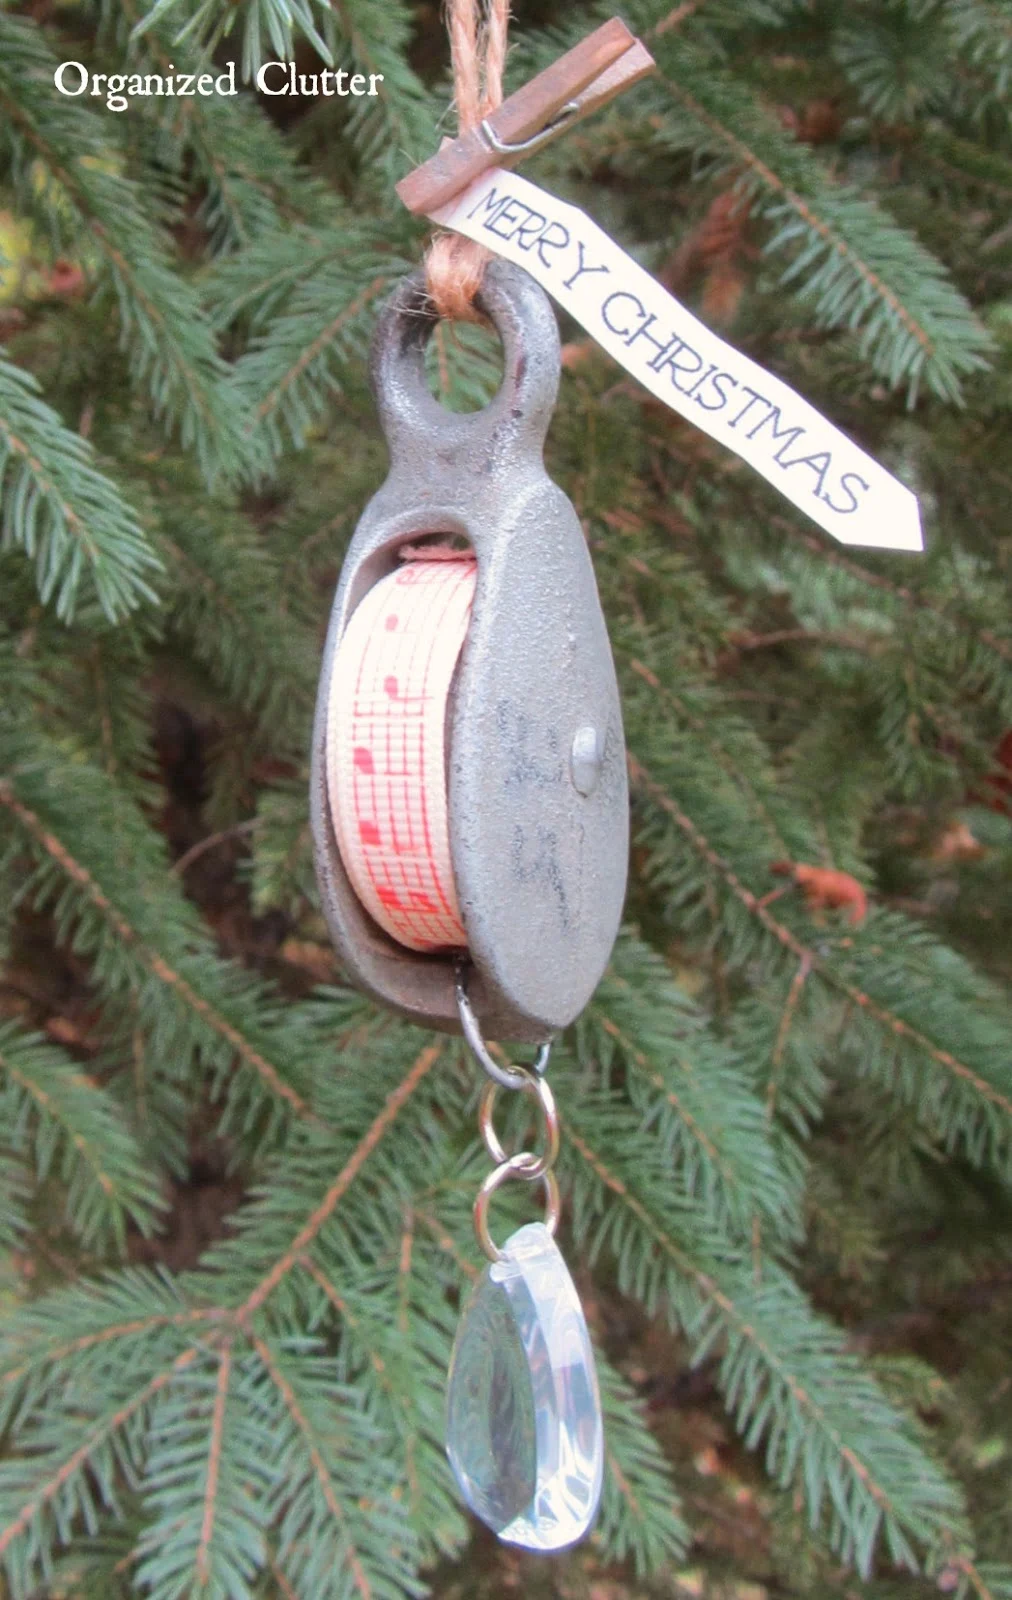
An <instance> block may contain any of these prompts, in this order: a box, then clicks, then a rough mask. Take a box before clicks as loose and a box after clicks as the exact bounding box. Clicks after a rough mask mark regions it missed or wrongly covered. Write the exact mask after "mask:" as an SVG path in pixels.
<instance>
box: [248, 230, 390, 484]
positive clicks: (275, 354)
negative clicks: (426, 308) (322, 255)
mask: <svg viewBox="0 0 1012 1600" xmlns="http://www.w3.org/2000/svg"><path fill="white" fill-rule="evenodd" d="M404 270H405V264H404V263H403V262H399V261H397V260H396V259H393V258H388V259H386V260H377V259H376V258H375V257H373V258H372V259H371V260H370V261H367V260H365V259H363V258H361V257H358V258H356V257H352V258H350V259H349V257H348V253H347V251H344V252H343V253H342V256H341V257H340V258H332V259H331V260H330V261H329V262H328V263H327V265H326V266H325V268H323V269H321V270H320V271H319V272H317V273H315V274H314V275H312V276H310V277H308V278H305V279H303V281H301V282H300V283H298V284H297V285H296V286H295V287H294V288H293V290H292V291H291V294H290V298H289V299H288V301H287V303H286V306H285V309H284V310H283V311H282V312H281V314H280V315H279V316H278V317H276V318H275V320H274V321H273V322H272V323H271V324H270V326H269V327H268V329H267V330H266V332H265V333H263V334H258V335H256V336H255V338H254V339H253V342H252V344H251V347H250V349H249V350H248V351H247V353H246V354H245V355H244V356H242V358H241V359H240V360H239V362H238V363H237V365H236V369H235V379H234V386H235V391H236V394H237V396H238V397H239V401H240V404H241V406H242V408H243V410H244V411H245V412H246V413H247V414H248V415H249V416H251V417H252V419H253V421H252V423H251V428H253V429H255V436H256V438H257V440H258V442H259V444H260V447H261V449H262V450H266V451H267V452H268V457H269V459H271V460H273V459H275V458H276V457H277V456H279V455H280V453H281V450H282V448H283V445H284V441H285V436H286V435H287V436H288V437H289V438H290V439H291V442H292V443H293V444H294V445H295V446H296V448H299V447H301V445H302V444H303V443H304V441H305V437H306V434H307V432H308V430H309V429H310V428H311V427H312V426H313V425H314V424H315V423H316V422H317V421H318V420H319V418H320V417H321V416H322V415H323V413H324V411H325V410H326V408H327V405H328V403H329V399H328V393H329V391H333V390H339V389H340V387H341V386H342V384H343V383H344V382H345V381H346V380H347V377H348V374H349V371H350V370H354V369H356V368H357V369H358V370H361V367H362V364H363V362H364V358H365V351H366V345H367V337H368V330H369V328H370V327H371V323H372V317H373V311H374V303H375V301H376V300H377V299H378V298H379V296H380V295H382V294H384V293H385V292H386V291H387V289H388V288H389V287H390V285H391V283H392V282H393V281H394V280H395V278H397V277H399V276H400V274H401V273H402V272H403V271H404ZM363 278H366V279H367V281H366V283H365V286H364V287H363V282H362V280H363Z"/></svg>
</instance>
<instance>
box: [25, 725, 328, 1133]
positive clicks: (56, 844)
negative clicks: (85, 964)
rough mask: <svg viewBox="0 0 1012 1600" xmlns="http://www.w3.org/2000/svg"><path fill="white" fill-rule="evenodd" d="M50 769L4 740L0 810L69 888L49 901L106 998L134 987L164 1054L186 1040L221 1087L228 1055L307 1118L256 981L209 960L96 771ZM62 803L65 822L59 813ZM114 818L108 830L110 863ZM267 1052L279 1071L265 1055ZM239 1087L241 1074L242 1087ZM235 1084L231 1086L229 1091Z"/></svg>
mask: <svg viewBox="0 0 1012 1600" xmlns="http://www.w3.org/2000/svg"><path fill="white" fill-rule="evenodd" d="M36 743H37V741H36ZM15 751H16V752H17V753H16V754H15ZM60 769H61V763H60V761H59V759H58V758H55V757H52V756H49V757H48V760H47V763H46V765H45V766H44V768H43V769H42V770H40V764H39V757H38V753H37V751H33V753H32V754H31V755H30V756H27V758H26V755H25V753H24V752H23V751H22V750H21V749H20V748H19V746H18V743H17V740H15V741H14V747H13V749H12V759H11V761H10V764H9V767H8V771H9V773H10V777H9V778H7V779H4V780H0V812H2V811H4V810H6V812H7V813H8V815H9V816H10V817H11V818H12V819H13V820H14V821H15V822H16V823H17V825H18V826H19V828H20V829H21V830H22V831H23V834H24V836H25V837H26V839H27V840H28V841H29V842H30V844H31V845H32V847H33V848H34V850H35V851H36V852H37V853H38V854H39V855H40V856H41V858H42V860H43V861H44V862H45V863H47V864H48V867H49V869H50V871H49V874H48V876H47V878H46V881H47V882H51V881H52V871H53V870H55V873H56V875H57V881H58V882H59V883H60V884H61V886H62V887H64V888H69V889H71V891H72V894H71V897H70V900H69V901H68V897H67V895H66V894H65V893H59V894H58V895H57V896H56V898H57V902H58V904H59V905H60V906H61V908H62V916H63V919H64V921H65V922H66V921H67V920H68V919H71V920H73V922H74V923H76V926H77V929H78V932H77V935H76V937H77V941H78V944H79V945H80V944H81V943H82V942H83V943H85V944H87V945H88V946H90V947H96V948H97V949H98V950H99V951H100V952H101V954H100V957H99V961H98V965H97V972H98V973H99V975H101V976H102V977H103V978H104V979H105V981H106V983H108V984H109V985H110V986H111V989H112V992H113V993H115V992H117V991H122V989H123V988H124V987H127V988H131V989H132V988H133V987H134V986H135V985H136V986H137V990H138V1006H139V1014H140V1015H142V1016H143V1017H144V1019H145V1025H146V1026H148V1027H153V1028H155V1029H156V1031H158V1032H159V1033H160V1034H161V1036H162V1039H163V1048H165V1049H170V1050H171V1049H172V1048H173V1047H174V1048H177V1049H180V1050H183V1051H185V1052H186V1053H189V1052H190V1051H191V1050H192V1048H193V1046H194V1045H197V1046H198V1048H200V1049H201V1050H202V1051H203V1052H204V1053H205V1054H206V1058H207V1060H208V1063H209V1064H211V1065H213V1068H214V1070H215V1071H216V1073H217V1076H218V1082H219V1086H223V1085H224V1084H225V1082H226V1081H227V1074H228V1071H229V1068H230V1066H231V1063H232V1061H233V1059H235V1058H237V1059H238V1061H239V1062H240V1063H241V1065H242V1066H243V1067H244V1068H245V1069H246V1073H247V1074H248V1075H252V1078H253V1079H255V1080H259V1082H260V1083H261V1084H262V1086H263V1089H264V1090H265V1091H266V1092H267V1094H268V1095H269V1096H271V1097H273V1099H274V1101H275V1105H278V1104H279V1103H281V1104H284V1105H287V1106H288V1108H289V1109H290V1111H292V1112H294V1113H295V1114H296V1115H297V1116H300V1117H306V1116H308V1115H309V1105H308V1101H307V1100H306V1098H305V1096H304V1095H303V1094H302V1093H301V1092H300V1091H299V1089H298V1088H296V1086H295V1084H294V1083H293V1082H292V1081H291V1076H292V1069H293V1066H294V1067H295V1071H296V1072H298V1070H299V1068H298V1066H297V1065H296V1064H295V1063H293V1061H292V1059H291V1058H292V1054H293V1052H292V1050H291V1047H290V1044H286V1042H285V1035H284V1031H283V1030H282V1029H279V1027H278V1024H277V1023H276V1022H275V1020H274V1018H273V1016H272V1015H271V1014H270V1010H269V1008H268V1007H267V1006H266V1005H265V1003H264V1000H263V998H262V994H261V991H260V990H259V988H258V986H257V985H256V984H255V983H254V982H253V981H252V980H247V979H245V978H244V977H241V976H240V974H239V973H238V972H237V971H236V970H235V969H234V968H229V967H227V966H226V965H225V964H224V963H222V962H220V961H218V960H217V959H216V958H215V957H214V956H213V954H212V952H211V950H210V947H209V942H208V939H207V935H206V934H205V933H204V932H203V930H202V929H201V926H200V923H199V920H198V919H197V917H196V915H195V914H194V913H193V912H192V910H191V909H190V908H188V907H187V904H186V902H185V901H184V900H183V898H182V896H181V894H180V893H179V891H178V889H177V888H175V887H174V886H172V883H171V880H170V879H168V877H167V875H166V872H165V863H164V855H163V850H162V845H161V841H160V840H158V839H157V838H156V836H154V835H153V834H152V833H151V831H150V829H149V828H148V827H147V825H146V824H145V823H144V822H143V820H142V819H141V817H140V816H139V814H137V813H136V811H135V810H134V809H133V808H132V807H131V806H130V805H129V803H128V802H127V801H126V800H125V799H124V797H123V796H122V794H120V793H118V792H117V791H116V790H115V789H114V788H112V786H110V785H109V783H108V780H107V779H105V777H104V775H102V774H99V773H98V772H97V771H96V770H94V769H89V768H88V767H87V766H86V765H83V764H81V763H77V764H75V765H74V766H73V770H72V773H71V774H69V775H68V776H67V777H66V778H62V779H57V781H56V782H55V783H52V784H51V783H50V781H48V780H49V779H52V778H54V777H56V775H57V774H58V773H59V772H60ZM68 802H72V806H71V810H72V816H67V815H66V807H67V806H68ZM113 818H115V819H116V824H117V829H116V830H114V853H113V855H112V857H111V859H110V856H109V846H110V821H111V819H113ZM64 827H68V828H69V830H70V832H71V833H72V834H73V835H74V836H76V838H77V839H78V841H79V845H80V847H81V849H83V850H85V851H87V852H88V854H89V856H90V857H91V861H92V862H94V863H95V865H94V866H92V865H90V864H89V863H88V862H86V861H85V860H82V859H80V852H79V851H77V852H75V850H74V849H73V848H71V847H70V846H69V845H68V844H67V843H66V842H65V841H64V840H63V839H62V838H61V837H60V832H61V830H62V829H63V828H64ZM117 835H118V836H117ZM117 846H118V848H119V850H120V851H121V852H122V853H121V854H119V855H117V853H116V847H117ZM116 869H118V872H119V877H118V879H117V891H116V892H115V894H114V893H111V892H107V890H106V889H105V887H104V886H103V882H102V879H103V877H108V876H109V875H110V874H111V873H112V872H113V871H114V870H116ZM54 892H55V891H54ZM114 951H115V952H116V953H115V954H114ZM124 962H125V963H126V965H124ZM151 980H153V985H152V981H151ZM167 1003H168V1006H169V1009H168V1012H166V1004H167ZM173 1015H174V1021H173V1022H172V1023H170V1022H169V1018H170V1017H173ZM167 1025H168V1026H169V1027H170V1028H171V1032H170V1033H168V1034H167V1033H166V1029H167ZM173 1035H174V1040H173ZM274 1050H278V1051H279V1053H280V1059H281V1060H284V1061H285V1063H286V1064H285V1066H284V1067H281V1066H280V1065H278V1064H276V1063H275V1061H273V1060H271V1052H272V1051H274ZM309 1053H310V1050H309V1048H308V1047H307V1044H306V1043H303V1044H302V1045H301V1046H300V1048H299V1051H298V1054H299V1055H300V1056H302V1059H303V1062H304V1064H305V1066H306V1067H308V1059H307V1058H308V1055H309ZM249 1087H250V1078H249V1077H248V1076H247V1079H246V1091H248V1089H249ZM234 1089H235V1086H234V1085H230V1087H229V1093H230V1095H232V1094H233V1093H234ZM236 1109H238V1101H237V1102H236Z"/></svg>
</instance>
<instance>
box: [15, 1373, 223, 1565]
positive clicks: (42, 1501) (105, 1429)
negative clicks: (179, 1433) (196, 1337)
mask: <svg viewBox="0 0 1012 1600" xmlns="http://www.w3.org/2000/svg"><path fill="white" fill-rule="evenodd" d="M198 1354H199V1351H198V1348H197V1346H195V1345H193V1346H191V1347H190V1348H189V1349H186V1350H183V1351H181V1352H180V1354H179V1355H177V1356H176V1357H175V1359H174V1360H172V1361H171V1362H170V1363H169V1364H168V1365H167V1366H164V1367H163V1368H162V1370H161V1371H159V1372H157V1373H155V1374H154V1375H153V1376H152V1377H150V1378H149V1379H148V1380H147V1381H146V1382H145V1383H144V1384H142V1385H141V1387H140V1388H138V1389H136V1390H134V1391H133V1392H132V1393H130V1394H128V1395H127V1396H126V1397H125V1398H124V1399H123V1400H122V1401H121V1402H120V1403H118V1404H116V1405H115V1406H114V1407H113V1408H112V1410H110V1411H108V1412H107V1413H106V1414H105V1415H100V1416H99V1418H98V1420H97V1421H96V1422H95V1424H94V1426H92V1427H88V1426H87V1422H88V1420H89V1419H87V1418H85V1426H84V1427H83V1428H81V1429H80V1431H81V1432H83V1434H84V1437H83V1438H82V1440H81V1442H80V1444H78V1445H77V1446H76V1447H75V1448H73V1449H72V1450H70V1451H69V1452H65V1451H64V1449H62V1448H60V1446H61V1444H62V1443H63V1441H62V1440H60V1439H59V1438H58V1439H57V1441H56V1445H57V1447H56V1448H55V1449H53V1450H51V1451H50V1452H49V1454H50V1455H52V1456H55V1457H57V1458H62V1459H59V1462H58V1465H57V1464H56V1463H55V1462H50V1461H49V1459H48V1457H47V1456H46V1455H34V1456H32V1457H28V1458H26V1459H25V1460H18V1461H14V1462H10V1463H8V1464H7V1466H6V1468H5V1469H3V1470H0V1560H3V1561H4V1563H5V1565H6V1566H7V1568H8V1571H9V1572H10V1573H11V1575H12V1581H13V1582H14V1583H15V1584H17V1585H18V1587H24V1584H23V1581H20V1580H23V1578H24V1576H26V1575H27V1574H28V1573H30V1572H31V1570H32V1568H33V1567H34V1565H35V1560H36V1559H37V1556H36V1552H35V1550H34V1549H29V1550H26V1551H23V1552H21V1553H20V1558H19V1552H18V1551H17V1548H16V1541H18V1540H19V1539H20V1538H21V1536H22V1535H23V1534H25V1533H26V1532H28V1531H29V1529H30V1528H31V1526H32V1524H33V1523H34V1522H36V1521H37V1520H38V1518H39V1517H40V1516H41V1515H42V1514H43V1513H44V1512H45V1511H47V1510H48V1508H49V1507H50V1505H51V1504H52V1503H53V1501H55V1500H57V1499H58V1498H59V1497H60V1496H61V1494H64V1493H65V1492H66V1493H67V1494H68V1496H69V1495H70V1493H71V1492H72V1490H73V1488H74V1485H75V1481H76V1480H79V1479H80V1477H81V1474H82V1472H83V1471H84V1469H85V1468H87V1467H89V1466H91V1465H94V1464H95V1458H96V1457H97V1456H98V1454H99V1452H100V1451H101V1450H102V1449H103V1447H106V1446H108V1444H109V1443H110V1441H111V1440H112V1439H113V1438H114V1437H115V1435H116V1434H118V1433H120V1432H121V1431H122V1430H123V1429H124V1428H125V1427H126V1426H127V1424H128V1423H129V1422H131V1420H132V1419H134V1418H135V1417H136V1416H137V1415H138V1413H139V1412H141V1411H143V1410H145V1409H146V1408H147V1407H148V1406H149V1405H150V1403H151V1401H152V1400H154V1398H155V1397H156V1396H157V1395H158V1394H160V1393H161V1392H162V1390H164V1389H165V1388H167V1386H168V1385H169V1384H170V1383H171V1382H172V1381H173V1379H174V1378H175V1377H176V1376H177V1374H179V1373H180V1372H183V1371H184V1370H185V1369H186V1368H187V1367H188V1366H189V1365H190V1364H191V1363H192V1362H193V1361H195V1360H196V1359H197V1357H198ZM39 1468H41V1469H42V1471H43V1473H45V1474H46V1475H45V1476H43V1477H42V1478H41V1481H40V1479H39V1478H38V1476H37V1470H38V1469H39ZM102 1476H103V1477H104V1478H105V1479H106V1482H108V1472H105V1473H103V1474H102ZM5 1480H6V1482H5ZM79 1495H80V1502H79V1503H80V1504H81V1506H82V1507H84V1506H90V1497H87V1496H86V1493H85V1491H84V1490H83V1488H82V1489H79ZM71 1504H73V1502H71ZM91 1514H92V1515H94V1511H93V1510H92V1513H91ZM67 1522H68V1518H67V1517H66V1516H65V1515H64V1514H62V1513H61V1515H60V1517H59V1527H60V1531H61V1532H62V1531H63V1530H65V1529H66V1527H67Z"/></svg>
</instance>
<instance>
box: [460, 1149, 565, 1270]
mask: <svg viewBox="0 0 1012 1600" xmlns="http://www.w3.org/2000/svg"><path fill="white" fill-rule="evenodd" d="M529 1160H530V1152H529V1151H527V1150H522V1151H521V1152H520V1154H519V1155H515V1156H511V1157H510V1159H509V1160H508V1161H503V1162H502V1163H501V1164H500V1165H499V1166H498V1167H493V1169H492V1171H491V1172H490V1173H489V1175H488V1177H487V1178H486V1179H485V1181H484V1183H483V1184H482V1186H481V1188H480V1189H479V1190H478V1193H477V1195H476V1196H475V1200H474V1231H475V1234H476V1236H477V1239H478V1243H479V1244H480V1246H481V1248H482V1251H483V1252H484V1254H485V1255H486V1256H488V1259H489V1260H490V1261H501V1260H502V1259H503V1253H502V1251H501V1250H500V1249H499V1246H498V1245H497V1244H495V1243H494V1241H493V1239H492V1235H491V1234H490V1233H489V1231H488V1203H489V1201H490V1200H491V1198H492V1196H493V1195H494V1194H495V1192H496V1190H497V1189H498V1188H500V1187H501V1186H502V1184H504V1183H506V1182H507V1181H508V1180H509V1179H510V1178H523V1179H525V1180H526V1181H528V1182H529V1181H530V1179H531V1173H530V1171H529V1169H528V1167H527V1166H526V1165H525V1163H526V1162H528V1161H529ZM540 1181H541V1182H542V1184H544V1189H545V1227H546V1228H547V1229H548V1231H549V1233H551V1234H554V1233H555V1230H556V1228H557V1227H558V1226H559V1217H560V1215H561V1212H562V1199H561V1196H560V1194H559V1180H558V1178H557V1177H556V1176H555V1173H554V1172H543V1173H542V1174H541V1180H540Z"/></svg>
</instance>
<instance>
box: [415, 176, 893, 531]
mask: <svg viewBox="0 0 1012 1600" xmlns="http://www.w3.org/2000/svg"><path fill="white" fill-rule="evenodd" d="M432 220H433V221H434V222H439V223H441V224H442V225H443V226H444V227H447V228H453V229H454V230H455V231H456V232H457V233H463V234H466V235H467V236H468V237H469V238H471V239H477V240H478V241H479V242H480V243H481V244H484V245H487V246H488V248H489V249H490V250H493V251H494V252H495V253H496V255H500V256H504V257H505V258H506V260H507V261H513V262H515V263H516V264H517V265H518V266H521V267H524V268H526V270H527V271H528V272H529V273H530V274H531V276H532V277H534V278H536V279H537V280H538V282H539V283H540V284H541V285H542V287H543V288H545V289H547V290H548V292H549V294H551V295H552V296H553V297H554V298H555V299H556V300H557V301H558V302H559V304H560V305H561V306H563V307H564V308H565V309H566V310H567V311H568V312H570V313H571V314H572V315H573V316H574V317H575V318H576V319H577V321H578V322H580V323H582V325H583V326H584V327H585V328H586V330H587V332H588V333H589V334H591V335H592V336H593V338H594V339H596V340H597V342H598V344H600V345H601V346H602V347H603V348H604V349H605V350H607V351H608V352H609V354H610V355H612V356H614V357H615V359H616V361H618V362H619V363H620V364H621V365H622V366H623V367H625V368H626V369H627V371H629V372H631V373H632V374H633V376H634V377H635V378H638V379H639V381H640V383H642V384H643V385H644V386H645V387H646V388H647V389H649V390H650V392H651V394H655V395H656V396H657V398H658V399H659V400H663V401H664V403H665V405H669V406H670V407H671V408H672V410H674V411H677V412H678V413H679V414H680V415H681V416H683V417H686V418H687V419H688V420H689V421H690V422H694V423H695V424H696V426H697V427H698V428H702V429H703V431H704V433H708V434H709V435H710V437H711V439H717V440H718V441H719V442H720V443H721V444H724V445H727V446H728V448H729V449H731V450H734V451H735V452H736V453H737V454H738V455H740V456H741V457H742V458H743V459H744V460H745V461H747V462H749V464H750V465H751V466H753V467H755V469H756V471H757V472H761V473H762V475H763V477H764V478H766V479H767V480H768V481H769V482H770V483H772V484H773V485H774V486H775V487H776V488H777V489H779V490H780V493H781V494H783V495H786V497H787V499H788V500H790V501H792V502H793V503H794V505H796V506H797V507H798V508H799V510H801V511H804V512H807V514H808V515H809V516H810V517H811V518H812V519H813V521H815V522H817V523H818V524H819V527H820V528H824V529H825V530H826V532H827V533H831V534H832V535H833V537H834V539H839V540H840V542H841V543H842V544H860V545H874V546H876V547H878V548H879V549H881V550H920V549H921V548H922V541H921V522H920V514H919V511H918V506H917V498H916V496H915V495H914V494H913V493H912V492H911V490H909V489H908V488H907V487H906V486H905V485H904V484H902V483H900V482H899V480H898V479H897V478H894V477H893V476H892V475H891V474H890V473H888V472H886V470H885V468H884V467H881V466H879V464H878V462H877V461H874V460H873V459H872V457H871V456H869V455H867V454H866V453H865V452H864V451H863V450H861V449H859V447H858V446H857V445H856V444H854V442H853V441H852V440H851V439H848V438H847V436H846V434H844V433H841V432H840V430H839V428H836V427H834V426H833V424H832V423H831V422H827V421H826V418H825V417H823V416H821V415H820V413H819V412H818V411H816V409H815V407H814V406H811V405H809V403H808V401H807V400H803V399H802V398H801V396H800V395H799V394H796V393H795V392H794V390H793V389H791V388H789V387H788V386H787V384H786V383H783V382H781V380H780V379H779V378H776V377H774V376H773V374H772V373H769V372H766V371H764V369H763V368H762V367H760V366H757V364H756V363H755V362H754V361H750V360H749V358H748V356H745V355H742V353H741V351H740V350H736V349H735V348H734V346H733V345H730V344H727V343H725V341H724V340H723V339H719V338H718V337H717V335H716V334H715V333H711V331H710V329H709V328H707V327H706V326H705V325H704V324H703V323H702V322H700V321H699V319H698V318H697V317H694V316H693V315H692V313H691V312H690V311H687V310H686V309H685V307H684V306H683V305H680V304H679V302H678V301H677V300H676V299H675V298H674V297H673V296H672V295H670V294H668V292H667V291H666V290H665V289H662V288H661V286H660V284H659V283H657V281H656V280H655V279H654V278H652V277H651V276H650V274H649V273H648V272H645V271H644V269H643V268H642V267H640V266H638V265H637V264H636V262H635V261H633V260H632V259H631V258H630V257H629V256H627V255H626V253H625V251H624V250H621V249H619V247H618V245H617V244H615V242H614V241H613V240H612V239H609V237H608V235H607V234H606V233H605V232H604V231H603V230H602V229H601V228H599V227H598V226H597V224H596V223H594V222H592V221H591V220H590V218H589V217H588V216H586V215H585V213H584V212H582V211H580V210H578V209H577V207H576V206H571V205H567V204H566V203H565V202H564V201H562V200H557V199H556V198H555V196H554V195H551V194H546V193H545V192H544V190H542V189H539V188H538V187H537V186H536V185H535V184H533V183H530V182H528V180H527V179H526V178H521V177H519V176H518V174H517V173H515V172H506V171H503V170H499V169H492V170H490V171H489V172H487V173H485V174H484V175H483V176H482V177H480V178H478V179H476V180H475V182H474V183H472V184H471V185H470V186H469V187H468V188H467V189H465V190H463V191H462V193H460V194H459V195H457V196H456V198H455V199H454V200H452V201H451V202H450V203H449V204H448V205H446V206H442V207H441V208H440V209H439V210H437V211H433V213H432Z"/></svg>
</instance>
